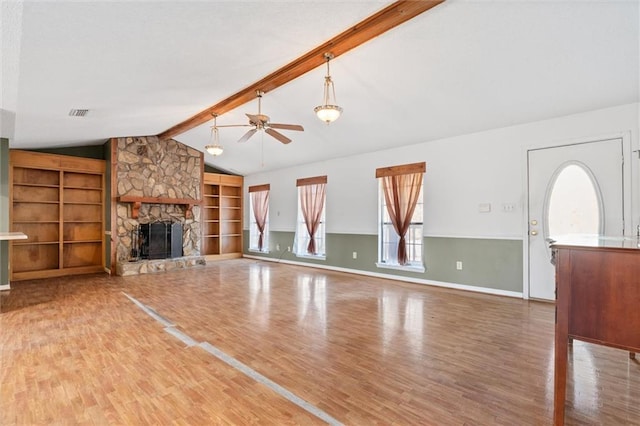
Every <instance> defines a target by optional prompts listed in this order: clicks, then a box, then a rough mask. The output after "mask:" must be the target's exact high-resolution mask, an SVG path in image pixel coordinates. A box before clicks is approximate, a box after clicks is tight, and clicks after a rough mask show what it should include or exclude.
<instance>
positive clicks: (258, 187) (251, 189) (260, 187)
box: [249, 183, 271, 192]
mask: <svg viewBox="0 0 640 426" xmlns="http://www.w3.org/2000/svg"><path fill="white" fill-rule="evenodd" d="M269 190H271V184H268V183H265V184H264V185H253V186H250V187H249V192H260V191H269Z"/></svg>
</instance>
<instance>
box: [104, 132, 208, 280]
mask: <svg viewBox="0 0 640 426" xmlns="http://www.w3.org/2000/svg"><path fill="white" fill-rule="evenodd" d="M116 142H117V144H118V146H117V155H116V158H115V159H114V160H116V161H115V162H116V164H115V175H116V182H117V187H116V188H114V192H115V194H114V196H116V197H121V196H125V195H128V196H137V197H159V198H186V199H194V200H200V199H202V194H201V183H202V170H203V165H204V162H203V161H204V160H203V155H202V153H201V152H200V151H198V150H195V149H193V148H190V147H188V146H186V145H184V144H181V143H180V142H177V141H175V140H173V139H170V140H160V139H158V138H157V137H155V136H145V137H128V138H117V139H116ZM115 208H116V221H117V222H116V229H117V235H116V238H115V240H116V241H115V244H116V270H117V273H118V275H130V274H134V273H146V272H155V271H161V270H166V269H172V268H173V267H185V266H193V265H195V264H204V258H202V259H201V258H199V256H200V246H201V227H200V226H201V224H200V206H199V205H194V206H193V207H192V209H191V211H192V215H191V217H190V218H186V217H185V206H183V205H179V204H146V203H143V204H142V206H141V208H140V211H139V215H138V218H137V219H134V218H132V217H131V211H132V205H131V203H117V205H116V206H115ZM158 220H168V221H178V222H181V223H182V225H183V241H182V249H183V254H184V256H185V257H192V259H185V260H180V261H175V260H174V261H171V260H169V259H167V262H162V261H158V260H155V261H153V262H136V263H138V265H135V264H132V263H131V262H130V254H131V234H132V231H133V230H134V229H136V227H137V226H138V224H141V223H150V222H154V221H158ZM165 264H166V266H167V267H166V268H165V267H164V265H165Z"/></svg>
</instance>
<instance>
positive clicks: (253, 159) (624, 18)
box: [1, 0, 640, 175]
mask: <svg viewBox="0 0 640 426" xmlns="http://www.w3.org/2000/svg"><path fill="white" fill-rule="evenodd" d="M387 5H388V3H386V2H379V1H366V0H359V1H355V0H354V1H322V2H316V1H314V2H311V1H299V0H290V1H253V2H251V1H249V2H245V1H242V2H238V1H210V2H204V1H189V0H176V1H128V2H112V1H99V0H97V1H86V2H77V1H56V2H51V1H31V0H25V1H12V0H3V1H2V6H1V8H2V9H1V11H2V99H1V100H2V109H3V110H5V112H7V111H8V112H9V113H11V114H13V113H15V133H14V137H13V138H12V141H11V147H12V148H22V149H31V148H45V147H66V146H78V145H88V144H100V143H104V142H105V141H106V140H107V139H108V138H110V137H118V136H138V135H155V134H161V133H163V132H165V131H166V130H167V129H170V128H171V127H172V126H175V125H176V124H178V123H180V122H183V121H184V120H186V119H188V118H189V117H192V116H193V115H195V114H197V113H199V112H201V111H204V110H206V109H207V108H208V107H210V106H212V105H214V104H216V103H218V102H220V101H222V100H224V99H226V98H228V97H229V96H231V95H233V94H234V93H237V92H238V91H240V90H242V89H243V88H245V87H247V86H250V85H251V84H253V83H254V82H256V81H258V80H260V79H261V78H263V77H264V76H266V75H268V74H270V73H272V72H273V71H275V70H277V69H279V68H280V67H282V66H284V65H285V64H288V63H289V62H291V61H293V60H294V59H296V58H298V57H300V56H301V55H303V54H305V53H306V52H309V51H310V50H312V49H313V48H315V47H316V46H319V45H320V44H322V43H323V42H326V41H327V40H329V39H331V38H332V37H334V36H335V35H337V34H339V33H340V32H342V31H344V30H345V29H347V28H349V27H351V26H353V25H355V24H356V23H358V22H360V21H362V20H363V19H365V18H366V17H367V16H370V15H372V14H374V13H376V12H378V11H379V10H381V9H383V8H384V7H386V6H387ZM639 22H640V8H639V3H638V1H634V0H610V1H607V2H600V1H587V0H585V1H559V0H558V1H552V0H551V1H543V0H540V1H511V2H505V1H489V0H488V1H481V0H476V1H462V0H448V1H446V2H444V3H443V4H440V5H438V6H436V7H434V8H433V9H431V10H429V11H427V12H425V13H423V14H421V15H419V16H417V17H415V18H413V19H411V20H410V21H408V22H406V23H404V24H402V25H401V26H399V27H396V28H394V29H392V30H390V31H388V32H386V33H384V34H383V35H381V36H379V37H376V38H374V39H373V40H371V41H369V42H367V43H365V44H363V45H361V46H359V47H357V48H355V49H353V50H351V51H349V52H347V53H345V54H343V55H341V56H339V57H338V58H336V59H335V60H333V61H332V62H331V74H332V77H333V80H334V82H335V89H336V95H337V103H338V104H339V105H340V106H342V107H343V108H344V113H343V115H342V117H341V118H340V119H338V120H337V121H336V122H335V123H332V124H331V125H326V124H324V123H322V122H320V121H319V120H318V119H317V118H316V117H315V115H314V113H313V108H314V107H315V106H317V105H319V104H320V103H321V101H322V85H323V81H324V74H325V71H326V68H325V67H324V66H320V67H318V68H316V69H313V70H311V71H310V72H308V73H307V74H305V75H303V76H301V77H299V78H297V79H295V80H293V81H291V82H289V83H287V84H285V85H283V86H281V87H279V88H277V89H275V90H272V91H270V92H268V93H267V94H265V96H264V98H263V104H262V107H263V108H262V109H263V113H265V114H267V115H269V116H270V117H271V119H272V121H274V122H280V123H296V124H302V125H303V126H304V127H305V132H302V133H299V132H287V131H286V130H284V131H282V133H285V134H286V135H287V136H289V137H291V138H292V139H293V142H292V143H290V144H288V145H283V144H280V143H279V142H277V141H276V140H275V139H273V138H271V137H269V136H268V135H262V134H257V135H256V136H254V137H253V138H251V139H250V140H249V141H248V142H246V143H244V144H238V143H236V142H235V141H236V140H237V139H239V138H240V136H242V134H243V133H244V132H245V131H246V129H245V128H223V129H221V130H220V137H221V142H222V145H223V146H224V148H225V152H224V154H223V155H222V156H220V157H215V158H214V157H211V156H210V155H208V154H205V161H206V162H207V163H209V164H211V165H213V166H215V167H217V168H221V169H224V170H228V171H231V172H236V173H240V174H245V175H246V174H252V173H257V172H260V171H264V170H271V169H277V168H282V167H288V166H291V165H296V164H304V163H309V162H314V161H322V160H325V159H329V158H335V157H341V156H346V155H352V154H357V153H363V152H370V151H376V150H381V149H385V148H389V147H394V146H402V145H410V144H415V143H420V142H426V141H430V140H435V139H440V138H446V137H451V136H456V135H461V134H467V133H473V132H478V131H483V130H487V129H492V128H499V127H505V126H511V125H515V124H519V123H525V122H531V121H537V120H543V119H547V118H552V117H557V116H562V115H567V114H573V113H578V112H583V111H588V110H593V109H598V108H605V107H609V106H614V105H620V104H626V103H632V102H638V101H640V82H639V80H640V77H639V76H640V33H639ZM85 108H86V109H89V113H88V114H87V115H86V116H85V117H82V118H80V117H70V116H69V115H68V114H69V111H70V110H71V109H85ZM256 112H257V103H256V102H255V101H251V102H249V103H246V104H244V105H241V106H239V107H237V108H235V109H232V110H230V111H228V112H225V113H224V114H222V115H221V116H220V117H219V118H218V124H220V125H224V124H236V123H245V122H246V121H247V120H246V116H245V115H244V114H245V113H256ZM3 117H7V114H3ZM5 121H6V120H5ZM210 124H211V123H205V124H203V125H200V126H197V127H194V128H193V129H191V130H188V131H186V132H184V133H181V134H178V135H176V136H174V139H176V140H178V141H180V142H183V143H185V144H187V145H190V146H192V147H194V148H196V149H199V150H204V146H205V145H206V144H207V143H209V142H210V129H209V126H210ZM6 125H7V124H6V123H3V126H6Z"/></svg>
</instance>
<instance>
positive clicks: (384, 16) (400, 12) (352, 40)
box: [158, 0, 445, 139]
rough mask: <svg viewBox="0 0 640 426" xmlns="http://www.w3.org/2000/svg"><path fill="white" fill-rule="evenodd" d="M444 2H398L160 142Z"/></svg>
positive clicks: (173, 129) (162, 136) (177, 128)
mask: <svg viewBox="0 0 640 426" xmlns="http://www.w3.org/2000/svg"><path fill="white" fill-rule="evenodd" d="M444 1H445V0H418V1H416V0H400V1H396V2H394V3H392V4H390V5H389V6H387V7H385V8H384V9H382V10H381V11H379V12H377V13H375V14H373V15H371V16H369V17H368V18H366V19H364V20H363V21H361V22H359V23H358V24H356V25H354V26H353V27H351V28H349V29H347V30H346V31H343V32H342V33H340V34H338V35H337V36H335V37H333V38H332V39H331V40H329V41H327V42H325V43H323V44H321V45H320V46H318V47H316V48H315V49H313V50H311V51H309V52H307V53H305V54H304V55H302V56H300V57H299V58H297V59H295V60H293V61H292V62H290V63H288V64H287V65H285V66H283V67H282V68H280V69H278V70H276V71H274V72H272V73H271V74H269V75H267V76H266V77H264V78H262V79H261V80H258V81H256V82H255V83H253V84H251V85H250V86H247V87H245V88H244V89H242V90H240V91H239V92H237V93H234V94H233V95H231V96H229V97H228V98H226V99H223V100H222V101H220V102H218V103H217V104H215V105H213V106H211V107H209V108H207V109H205V110H204V111H201V112H199V113H198V114H196V115H194V116H193V117H190V118H188V119H186V120H185V121H183V122H181V123H178V124H176V125H175V126H173V127H171V128H170V129H167V130H165V131H164V132H162V133H160V134H159V135H158V137H159V138H160V139H169V138H172V137H174V136H177V135H179V134H181V133H184V132H186V131H188V130H191V129H193V128H194V127H197V126H199V125H201V124H204V123H206V122H207V121H209V120H211V119H212V115H213V114H217V115H222V114H224V113H225V112H228V111H231V110H233V109H235V108H237V107H239V106H241V105H244V104H246V103H247V102H250V101H252V100H254V99H255V98H256V91H258V90H260V91H262V92H264V93H267V92H269V91H271V90H274V89H276V88H278V87H280V86H282V85H284V84H286V83H288V82H290V81H291V80H294V79H296V78H298V77H300V76H301V75H303V74H305V73H307V72H309V71H311V70H312V69H314V68H316V67H319V66H320V65H323V64H324V63H325V58H324V54H325V53H327V52H331V53H333V55H334V57H338V56H340V55H342V54H343V53H345V52H348V51H349V50H351V49H353V48H354V47H358V46H360V45H361V44H364V43H366V42H367V41H369V40H371V39H372V38H375V37H377V36H379V35H380V34H383V33H385V32H387V31H388V30H390V29H392V28H394V27H396V26H398V25H400V24H402V23H404V22H406V21H408V20H410V19H412V18H414V17H416V16H418V15H419V14H421V13H423V12H426V11H427V10H429V9H431V8H432V7H434V6H437V5H438V4H440V3H443V2H444Z"/></svg>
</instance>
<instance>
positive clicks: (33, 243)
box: [9, 150, 105, 281]
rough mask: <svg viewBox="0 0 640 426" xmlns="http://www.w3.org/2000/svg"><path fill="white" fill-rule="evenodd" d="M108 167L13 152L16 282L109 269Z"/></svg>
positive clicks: (13, 263)
mask: <svg viewBox="0 0 640 426" xmlns="http://www.w3.org/2000/svg"><path fill="white" fill-rule="evenodd" d="M104 172H105V161H103V160H94V159H85V158H77V157H69V156H64V155H54V154H43V153H36V152H29V151H19V150H12V151H11V152H10V170H9V181H10V191H9V198H10V205H11V209H10V222H11V230H12V231H13V232H22V233H24V234H25V235H26V236H27V238H26V239H25V240H18V241H13V242H12V243H11V246H10V256H11V280H14V281H15V280H24V279H33V278H45V277H54V276H61V275H71V274H80V273H91V272H99V271H102V270H103V269H104V238H103V235H104V230H103V228H104Z"/></svg>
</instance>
